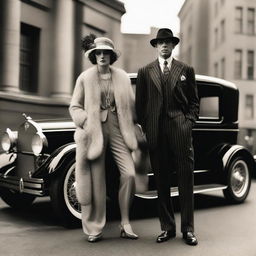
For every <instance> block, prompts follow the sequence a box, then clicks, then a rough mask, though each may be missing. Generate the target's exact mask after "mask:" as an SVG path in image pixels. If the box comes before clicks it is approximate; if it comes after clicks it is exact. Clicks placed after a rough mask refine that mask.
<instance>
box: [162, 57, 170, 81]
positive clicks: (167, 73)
mask: <svg viewBox="0 0 256 256" xmlns="http://www.w3.org/2000/svg"><path fill="white" fill-rule="evenodd" d="M163 73H164V76H165V77H168V75H169V73H170V70H169V68H168V61H166V60H165V61H164V70H163Z"/></svg>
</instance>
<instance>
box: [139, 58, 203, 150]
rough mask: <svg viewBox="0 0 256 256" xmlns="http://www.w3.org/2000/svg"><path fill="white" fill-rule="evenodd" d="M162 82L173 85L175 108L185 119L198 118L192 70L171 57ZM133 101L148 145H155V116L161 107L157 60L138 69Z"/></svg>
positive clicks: (196, 95)
mask: <svg viewBox="0 0 256 256" xmlns="http://www.w3.org/2000/svg"><path fill="white" fill-rule="evenodd" d="M166 83H167V87H168V88H170V90H171V88H173V96H174V100H175V102H176V105H177V106H178V108H180V110H181V111H182V112H183V113H184V115H185V117H186V118H188V119H190V120H191V121H192V122H195V121H196V120H197V118H198V112H199V99H198V92H197V85H196V81H195V73H194V69H193V68H192V67H190V66H188V65H186V64H185V63H182V62H180V61H177V60H175V59H173V61H172V65H171V70H170V74H169V77H168V78H167V82H166ZM167 95H169V94H167ZM165 100H168V99H165ZM135 102H136V103H135V107H136V114H137V120H138V123H139V124H141V126H142V128H143V130H144V131H145V133H146V136H147V141H148V145H149V147H150V148H151V149H153V148H155V147H156V145H157V139H158V134H159V131H158V130H159V117H160V114H161V113H162V110H163V92H162V85H161V69H160V66H159V62H158V60H155V61H154V62H152V63H150V64H148V65H147V66H145V67H142V68H141V69H139V71H138V77H137V84H136V101H135ZM168 111H171V110H169V109H168V110H167V113H168ZM173 118H174V117H173Z"/></svg>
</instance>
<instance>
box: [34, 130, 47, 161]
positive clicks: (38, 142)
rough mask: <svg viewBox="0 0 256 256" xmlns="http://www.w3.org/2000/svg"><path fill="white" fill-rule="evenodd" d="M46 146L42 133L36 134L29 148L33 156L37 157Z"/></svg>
mask: <svg viewBox="0 0 256 256" xmlns="http://www.w3.org/2000/svg"><path fill="white" fill-rule="evenodd" d="M47 146H48V142H47V139H46V137H45V135H44V134H43V133H37V134H36V135H34V137H33V138H32V143H31V148H32V151H33V153H34V155H36V156H38V155H40V154H41V153H42V151H43V149H44V148H45V147H47Z"/></svg>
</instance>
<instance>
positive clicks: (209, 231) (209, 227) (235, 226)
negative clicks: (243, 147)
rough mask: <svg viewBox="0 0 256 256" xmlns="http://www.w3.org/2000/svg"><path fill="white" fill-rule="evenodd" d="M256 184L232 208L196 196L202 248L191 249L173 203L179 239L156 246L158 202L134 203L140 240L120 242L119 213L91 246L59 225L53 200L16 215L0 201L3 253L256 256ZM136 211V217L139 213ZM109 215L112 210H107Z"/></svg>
mask: <svg viewBox="0 0 256 256" xmlns="http://www.w3.org/2000/svg"><path fill="white" fill-rule="evenodd" d="M255 193H256V181H255V180H253V183H252V187H251V191H250V194H249V197H248V199H247V200H246V202H245V203H244V204H241V205H230V204H228V203H227V201H226V200H225V199H224V197H223V196H222V192H211V193H208V194H201V195H196V196H195V227H196V232H195V233H196V234H197V236H198V239H199V245H198V246H196V247H191V246H188V245H186V244H185V243H184V242H183V241H182V239H181V233H180V232H179V229H180V214H179V210H178V207H177V205H178V203H177V200H175V208H176V214H175V217H176V221H177V231H178V232H177V237H176V238H175V239H173V240H170V241H168V242H165V243H162V244H157V243H156V242H155V239H156V237H157V235H158V234H159V233H160V232H161V231H160V227H159V222H158V218H157V212H156V201H155V200H152V201H143V200H138V199H137V200H135V202H134V204H133V208H132V214H131V215H132V225H133V228H134V230H135V231H136V233H137V234H138V235H139V236H140V238H139V239H138V240H135V241H132V240H127V239H121V238H119V228H118V225H119V218H118V215H117V214H116V215H114V216H112V215H110V213H109V212H108V221H107V225H106V227H105V229H104V239H103V240H102V241H101V242H99V243H96V244H90V243H88V242H87V241H86V237H85V236H84V235H83V233H82V229H81V228H76V229H71V230H70V229H65V228H63V227H61V226H60V225H58V224H57V221H56V220H55V218H54V216H53V214H52V211H51V205H50V201H49V198H39V199H37V200H36V201H35V203H34V204H33V205H32V206H31V207H30V208H29V209H27V210H24V211H15V210H13V209H11V208H10V207H8V206H7V205H6V204H5V203H4V202H3V201H2V200H0V226H1V229H0V233H1V234H0V251H1V255H6V256H15V255H17V256H18V255H19V256H23V255H26V256H44V255H47V256H50V255H61V256H66V255H68V256H82V255H88V256H89V255H90V256H100V255H104V256H108V255H109V256H110V255H111V256H115V255H118V256H130V255H133V256H141V255H147V256H151V255H152V256H153V255H154V256H157V255H163V256H165V255H171V256H183V255H184V256H185V255H186V256H187V255H189V256H201V255H202V256H205V255H207V256H222V255H223V256H229V255H230V256H231V255H232V256H242V255H243V256H256V244H255V241H256V218H255V216H256V197H255ZM135 209H136V210H137V212H138V213H137V214H135ZM108 211H109V210H108Z"/></svg>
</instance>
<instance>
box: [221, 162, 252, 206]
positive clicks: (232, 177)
mask: <svg viewBox="0 0 256 256" xmlns="http://www.w3.org/2000/svg"><path fill="white" fill-rule="evenodd" d="M227 178H228V188H227V189H225V190H224V195H225V197H226V198H227V199H228V200H230V201H232V202H234V203H241V202H243V201H244V200H245V199H246V197H247V196H248V193H249V191H250V186H251V174H250V170H249V166H248V164H247V162H246V160H245V159H244V158H242V157H237V158H235V159H234V160H233V161H232V163H231V164H230V167H229V170H228V177H227Z"/></svg>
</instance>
